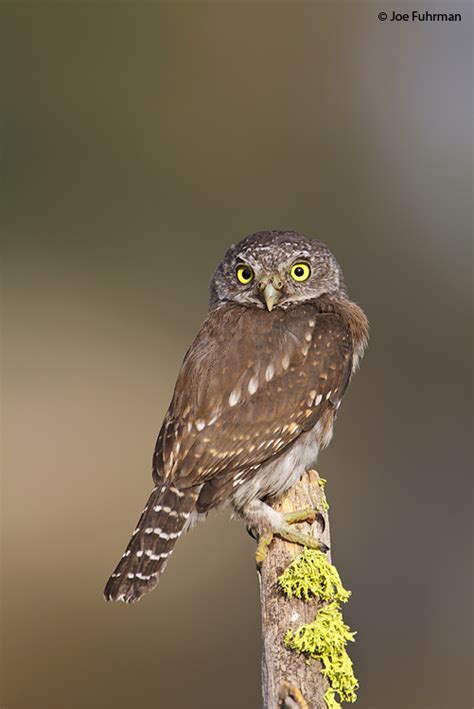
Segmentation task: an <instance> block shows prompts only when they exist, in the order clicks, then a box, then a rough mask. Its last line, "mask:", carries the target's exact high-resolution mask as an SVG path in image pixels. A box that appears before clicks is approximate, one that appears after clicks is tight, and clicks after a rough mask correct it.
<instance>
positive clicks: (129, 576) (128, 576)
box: [127, 574, 135, 579]
mask: <svg viewBox="0 0 474 709" xmlns="http://www.w3.org/2000/svg"><path fill="white" fill-rule="evenodd" d="M134 576H135V574H127V578H129V579H133V578H134Z"/></svg>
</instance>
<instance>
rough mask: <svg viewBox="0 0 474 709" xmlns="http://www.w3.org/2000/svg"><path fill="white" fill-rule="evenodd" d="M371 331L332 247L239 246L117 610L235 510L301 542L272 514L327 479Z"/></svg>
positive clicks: (176, 416) (156, 468)
mask: <svg viewBox="0 0 474 709" xmlns="http://www.w3.org/2000/svg"><path fill="white" fill-rule="evenodd" d="M367 333H368V323H367V319H366V317H365V315H364V313H363V312H362V310H361V309H360V308H359V307H358V306H357V305H356V304H355V303H353V302H351V301H350V300H349V298H348V295H347V290H346V287H345V285H344V281H343V276H342V271H341V268H340V266H339V264H338V263H337V261H336V259H335V258H334V256H333V254H332V253H331V251H330V250H329V249H328V247H327V246H325V245H324V244H323V243H321V242H320V241H317V240H316V239H312V238H309V237H307V236H304V235H302V234H298V233H295V232H290V231H263V232H258V233H256V234H252V235H250V236H247V237H246V238H245V239H243V240H242V241H241V242H240V243H238V244H237V245H235V246H231V247H230V248H229V250H228V251H227V253H226V255H225V256H224V259H223V260H222V262H221V263H220V265H219V266H218V268H217V270H216V272H215V273H214V276H213V278H212V281H211V295H210V303H209V312H208V316H207V319H206V320H205V322H204V324H203V326H202V327H201V330H200V331H199V333H198V335H197V337H196V339H195V340H194V342H193V343H192V345H191V347H190V349H189V350H188V352H187V354H186V356H185V358H184V361H183V364H182V367H181V370H180V372H179V375H178V379H177V382H176V387H175V390H174V394H173V398H172V401H171V404H170V406H169V409H168V411H167V413H166V416H165V420H164V422H163V425H162V427H161V431H160V433H159V436H158V440H157V443H156V447H155V452H154V455H153V480H154V483H155V488H154V489H153V491H152V493H151V495H150V498H149V500H148V502H147V504H146V506H145V509H144V510H143V513H142V515H141V517H140V520H139V522H138V525H137V527H136V529H135V531H134V532H133V534H132V537H131V539H130V542H129V544H128V547H127V549H126V551H125V553H124V554H123V556H122V559H121V560H120V562H119V564H118V566H117V567H116V569H115V571H114V572H113V574H112V575H111V577H110V579H109V581H108V582H107V585H106V587H105V592H104V595H105V598H106V599H107V600H111V601H126V602H132V601H136V600H138V599H139V598H140V597H141V596H142V595H143V594H144V593H146V592H147V591H150V590H151V589H152V588H154V587H155V586H156V584H157V583H158V579H159V577H160V574H161V573H162V572H163V570H164V568H165V566H166V563H167V561H168V559H169V556H170V554H171V553H172V551H173V547H174V545H175V543H176V540H177V539H178V537H180V535H181V534H182V533H183V532H184V531H185V530H187V529H189V528H190V527H191V526H192V525H193V523H195V522H196V521H197V520H198V519H199V518H200V517H201V516H203V515H205V514H206V513H207V512H208V511H209V510H211V509H212V508H215V507H217V506H220V505H223V504H229V505H230V506H231V507H232V508H233V510H234V511H235V512H236V513H237V514H238V515H240V516H241V517H242V518H243V519H244V520H245V522H246V523H247V526H248V527H249V528H250V529H252V530H254V532H255V533H256V535H259V536H260V535H263V534H266V533H268V532H274V533H277V534H280V535H281V536H285V535H286V538H291V534H290V531H289V526H288V522H287V519H285V516H284V515H282V514H281V513H280V512H277V511H276V510H274V509H273V508H272V507H271V506H270V505H269V504H268V503H269V502H271V500H272V499H274V498H276V497H278V496H279V495H281V494H282V493H283V492H284V491H285V490H287V489H288V488H290V487H291V486H292V485H294V484H295V483H296V482H297V481H298V480H299V479H300V478H301V477H302V475H303V474H304V472H305V471H306V470H307V469H308V468H311V467H313V466H314V464H315V462H316V458H317V455H318V452H319V450H320V449H321V448H324V447H325V446H327V445H328V443H329V441H330V440H331V437H332V429H333V423H334V419H335V416H336V412H337V409H338V407H339V405H340V403H341V400H342V397H343V396H344V393H345V391H346V389H347V385H348V383H349V380H350V378H351V375H352V373H353V372H354V370H355V369H356V367H357V366H358V363H359V360H360V358H361V356H362V355H363V353H364V349H365V347H366V344H367Z"/></svg>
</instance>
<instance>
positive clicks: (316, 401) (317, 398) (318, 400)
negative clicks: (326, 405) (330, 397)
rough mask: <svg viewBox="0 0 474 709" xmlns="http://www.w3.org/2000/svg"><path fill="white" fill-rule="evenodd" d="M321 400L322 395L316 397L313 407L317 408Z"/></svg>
mask: <svg viewBox="0 0 474 709" xmlns="http://www.w3.org/2000/svg"><path fill="white" fill-rule="evenodd" d="M322 400H323V395H322V394H318V395H317V397H316V400H315V402H314V405H315V406H319V404H320V403H321V401H322Z"/></svg>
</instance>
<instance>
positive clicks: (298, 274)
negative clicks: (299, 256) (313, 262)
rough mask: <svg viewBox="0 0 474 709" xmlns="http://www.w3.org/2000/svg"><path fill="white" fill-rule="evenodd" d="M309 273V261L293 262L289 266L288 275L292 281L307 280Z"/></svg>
mask: <svg viewBox="0 0 474 709" xmlns="http://www.w3.org/2000/svg"><path fill="white" fill-rule="evenodd" d="M310 275H311V268H310V265H309V263H305V262H304V261H302V262H301V263H295V264H293V266H292V267H291V271H290V276H291V277H292V278H293V280H294V281H307V280H308V278H309V277H310Z"/></svg>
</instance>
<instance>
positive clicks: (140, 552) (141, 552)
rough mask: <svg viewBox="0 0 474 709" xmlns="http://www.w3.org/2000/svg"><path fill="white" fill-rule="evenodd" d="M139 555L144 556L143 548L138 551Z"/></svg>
mask: <svg viewBox="0 0 474 709" xmlns="http://www.w3.org/2000/svg"><path fill="white" fill-rule="evenodd" d="M137 556H138V557H140V556H143V551H142V550H141V549H140V551H137Z"/></svg>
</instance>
